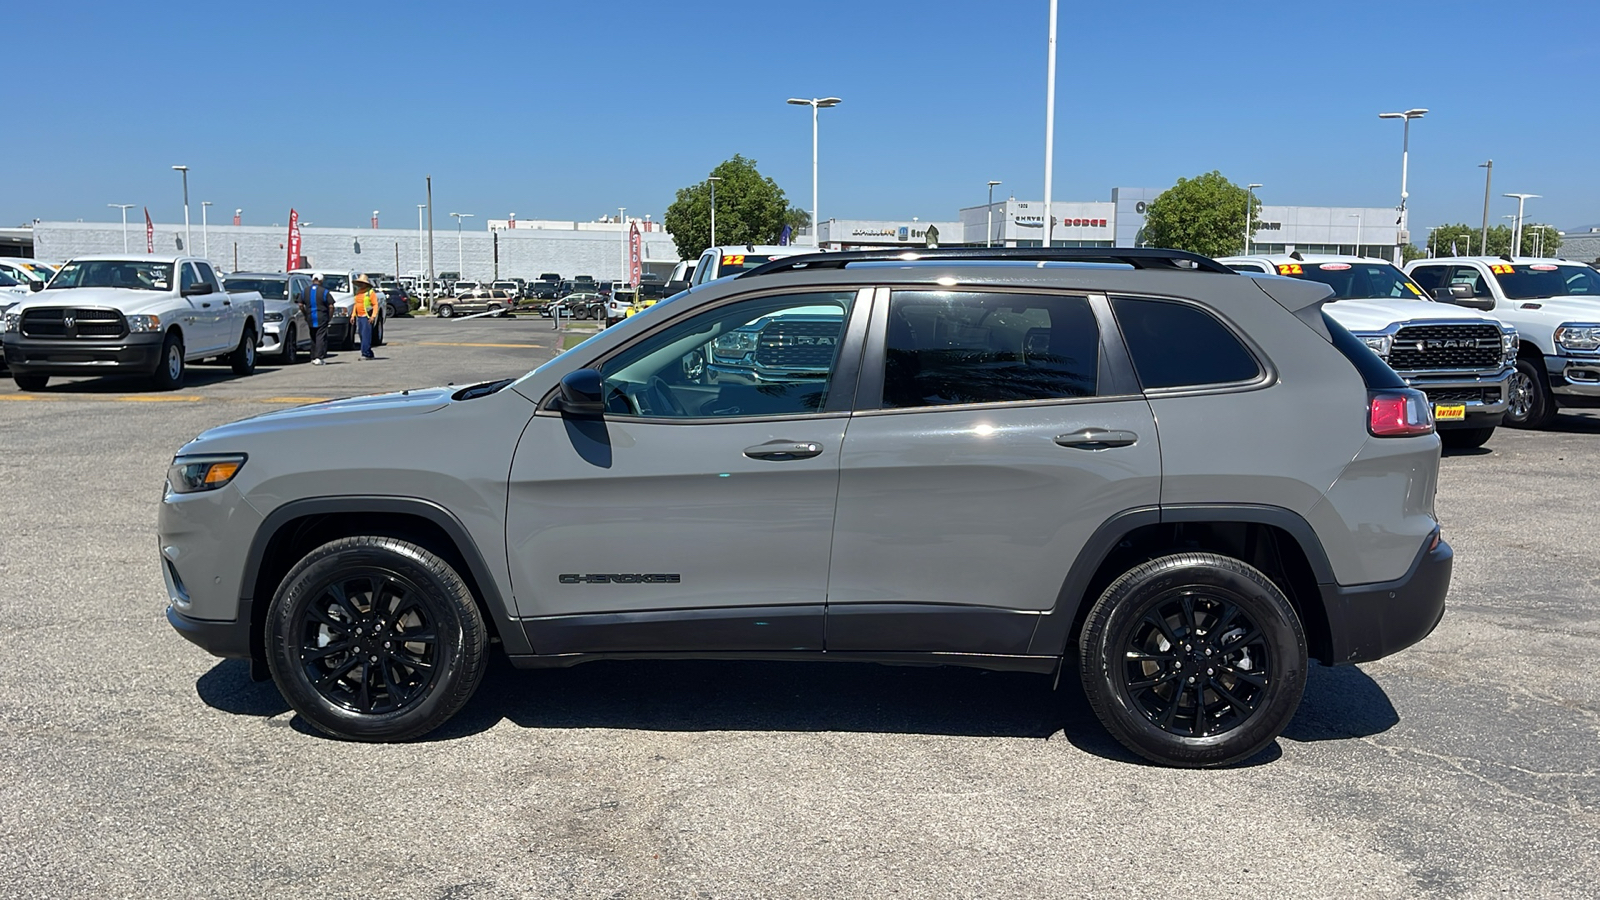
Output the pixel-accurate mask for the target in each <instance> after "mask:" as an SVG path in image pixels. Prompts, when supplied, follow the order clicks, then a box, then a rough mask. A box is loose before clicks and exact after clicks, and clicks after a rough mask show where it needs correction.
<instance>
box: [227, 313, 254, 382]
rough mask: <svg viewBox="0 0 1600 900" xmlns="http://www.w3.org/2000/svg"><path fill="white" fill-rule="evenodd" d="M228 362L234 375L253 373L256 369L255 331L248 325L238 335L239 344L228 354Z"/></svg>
mask: <svg viewBox="0 0 1600 900" xmlns="http://www.w3.org/2000/svg"><path fill="white" fill-rule="evenodd" d="M228 364H229V365H231V366H233V374H235V375H253V374H255V371H256V331H255V329H254V328H251V327H250V326H249V325H246V326H245V327H244V333H243V334H241V335H239V346H238V347H235V348H234V350H233V352H232V353H230V354H228Z"/></svg>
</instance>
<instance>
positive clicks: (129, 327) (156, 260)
mask: <svg viewBox="0 0 1600 900" xmlns="http://www.w3.org/2000/svg"><path fill="white" fill-rule="evenodd" d="M263 319H264V315H263V311H262V302H261V295H260V294H258V293H256V292H254V291H248V292H242V293H232V294H230V293H228V292H227V291H226V290H225V289H224V288H223V286H222V281H221V279H219V278H218V277H217V273H216V272H215V271H213V270H212V268H211V264H210V263H209V262H206V261H205V260H203V259H195V258H192V257H186V256H110V255H107V256H82V257H78V258H77V259H74V260H71V261H69V262H68V263H67V264H66V265H64V266H62V267H61V270H60V271H59V272H57V273H56V275H55V277H54V278H51V279H50V283H49V284H48V285H46V286H45V287H44V289H43V290H40V291H36V292H35V293H34V294H33V296H32V297H31V298H29V299H27V300H24V301H22V302H21V303H19V304H17V305H16V306H14V307H12V308H11V309H9V310H7V311H6V312H5V314H4V317H3V319H0V342H3V343H4V345H5V357H6V363H7V364H8V365H9V366H10V367H11V377H12V378H13V379H14V380H15V381H16V382H17V387H19V388H21V389H22V390H25V391H37V390H41V389H43V388H44V386H45V385H46V384H47V383H48V382H49V380H50V376H51V375H109V374H123V373H138V374H142V375H147V376H149V377H150V378H151V380H152V381H153V382H154V383H155V386H156V388H158V389H160V390H172V389H173V388H177V387H180V386H181V385H182V384H183V376H184V372H185V369H186V367H187V366H188V364H189V363H191V362H198V361H199V360H202V359H205V358H207V357H213V356H215V357H223V358H225V359H226V360H227V361H228V362H230V363H232V365H233V371H234V372H236V373H238V374H240V375H249V374H250V373H252V372H254V371H255V368H256V346H257V342H258V340H259V336H260V334H261V323H262V321H263Z"/></svg>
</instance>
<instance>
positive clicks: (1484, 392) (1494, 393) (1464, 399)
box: [1422, 387, 1500, 403]
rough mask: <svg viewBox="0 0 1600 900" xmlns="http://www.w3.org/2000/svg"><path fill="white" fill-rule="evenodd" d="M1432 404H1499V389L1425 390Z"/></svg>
mask: <svg viewBox="0 0 1600 900" xmlns="http://www.w3.org/2000/svg"><path fill="white" fill-rule="evenodd" d="M1422 392H1423V393H1424V394H1427V395H1428V400H1429V402H1431V403H1499V402H1500V389H1499V388H1478V387H1471V388H1424V389H1423V391H1422Z"/></svg>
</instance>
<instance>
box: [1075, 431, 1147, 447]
mask: <svg viewBox="0 0 1600 900" xmlns="http://www.w3.org/2000/svg"><path fill="white" fill-rule="evenodd" d="M1138 440H1139V436H1138V435H1137V434H1134V433H1133V432H1131V431H1108V430H1106V429H1104V428H1085V429H1083V430H1081V431H1074V432H1072V433H1071V434H1058V435H1056V443H1058V444H1060V445H1061V446H1063V447H1071V448H1073V449H1075V450H1105V449H1107V448H1110V447H1128V446H1132V445H1133V444H1134V443H1136V442H1137V441H1138Z"/></svg>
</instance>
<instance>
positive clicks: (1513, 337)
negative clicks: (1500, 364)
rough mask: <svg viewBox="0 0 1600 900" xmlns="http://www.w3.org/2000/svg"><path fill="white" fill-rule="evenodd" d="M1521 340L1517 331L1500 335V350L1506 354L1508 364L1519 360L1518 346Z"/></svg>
mask: <svg viewBox="0 0 1600 900" xmlns="http://www.w3.org/2000/svg"><path fill="white" fill-rule="evenodd" d="M1519 343H1520V341H1519V340H1518V339H1517V333H1516V332H1515V331H1508V332H1506V333H1505V334H1502V335H1500V350H1501V351H1502V353H1503V354H1504V356H1505V362H1506V365H1510V364H1511V363H1514V362H1516V361H1517V346H1518V344H1519Z"/></svg>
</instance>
